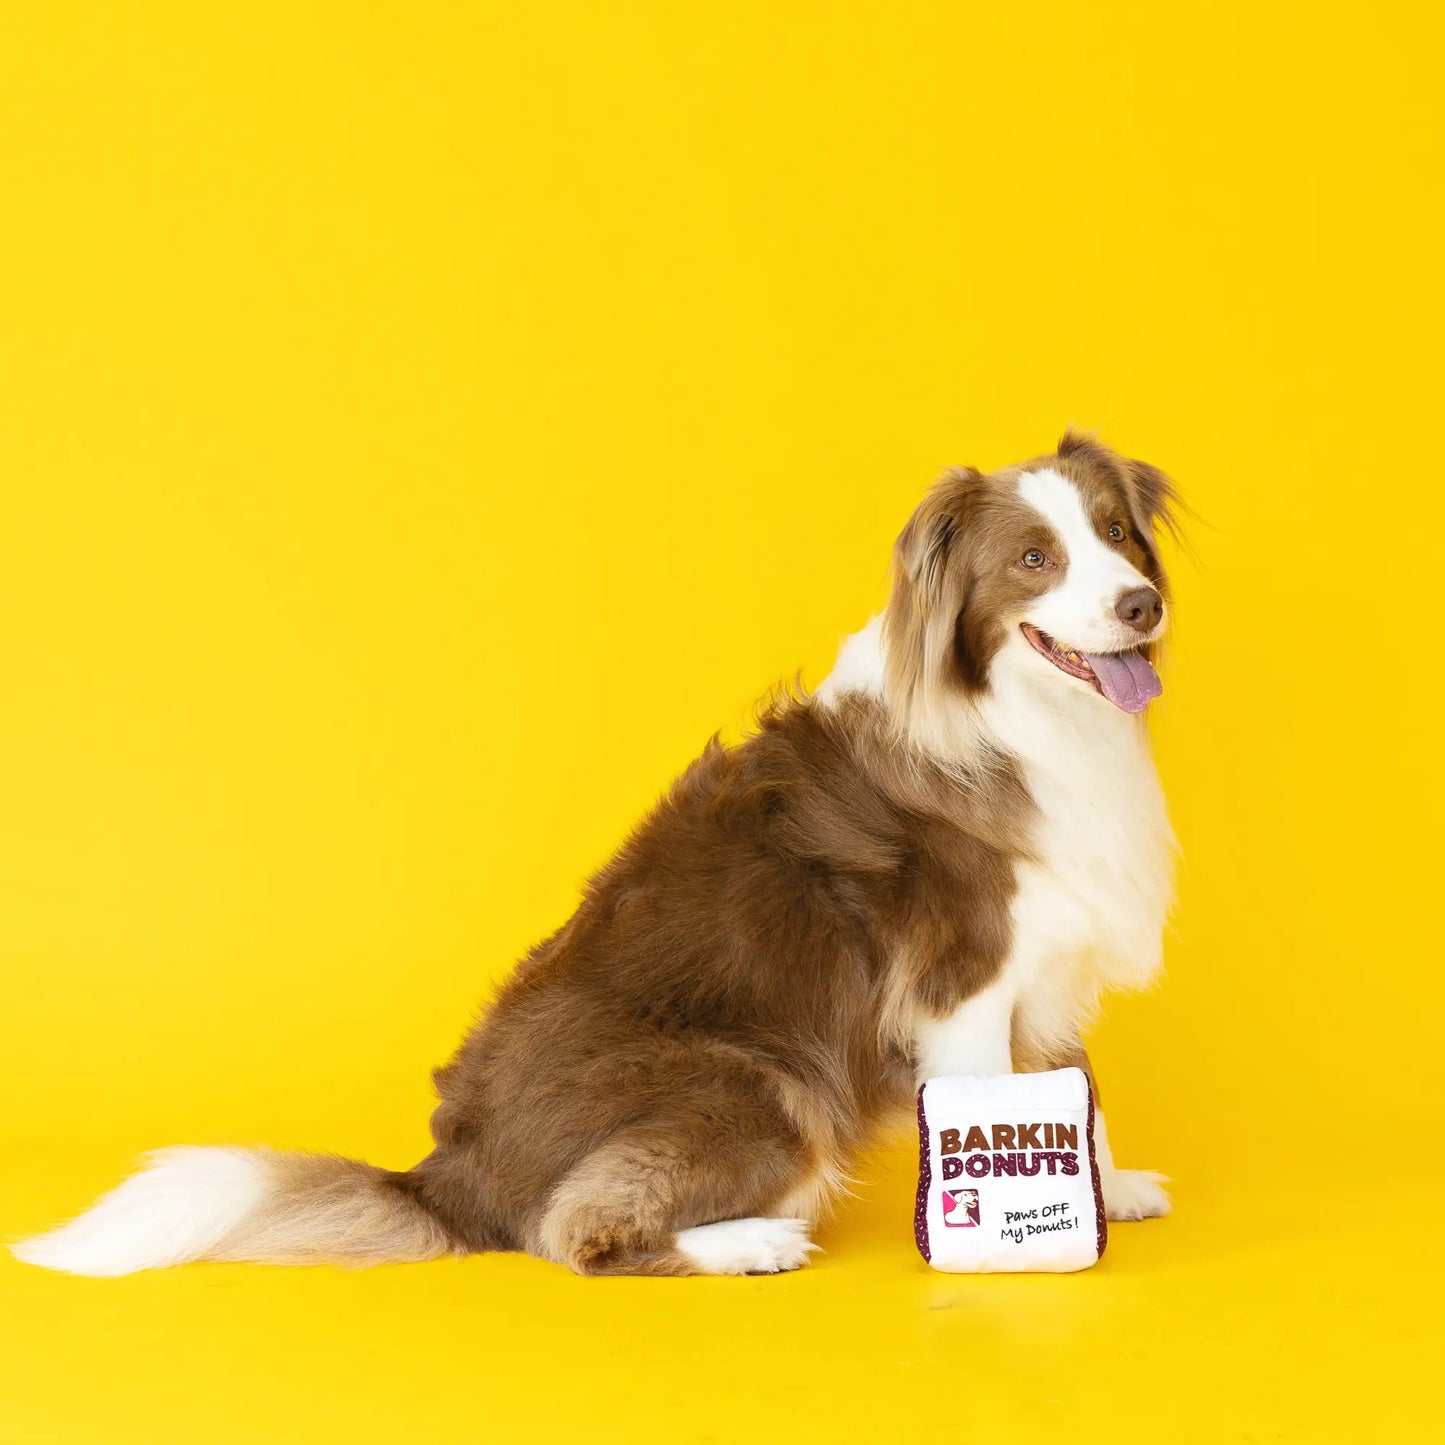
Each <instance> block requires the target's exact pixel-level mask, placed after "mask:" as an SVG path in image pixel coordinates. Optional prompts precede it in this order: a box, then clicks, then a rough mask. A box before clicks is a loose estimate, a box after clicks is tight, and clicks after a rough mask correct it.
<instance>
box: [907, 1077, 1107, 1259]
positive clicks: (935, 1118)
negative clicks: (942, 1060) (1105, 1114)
mask: <svg viewBox="0 0 1445 1445" xmlns="http://www.w3.org/2000/svg"><path fill="white" fill-rule="evenodd" d="M1093 1115H1094V1111H1093V1105H1092V1101H1091V1100H1090V1098H1089V1082H1088V1079H1087V1078H1086V1077H1085V1076H1084V1073H1083V1071H1082V1070H1080V1069H1056V1070H1054V1071H1053V1072H1052V1073H1045V1074H999V1075H993V1076H989V1077H972V1078H939V1079H929V1080H928V1082H927V1083H925V1084H924V1085H923V1087H922V1088H921V1089H920V1090H919V1091H918V1128H919V1182H918V1204H917V1208H916V1210H915V1212H914V1231H915V1234H916V1237H917V1240H918V1248H919V1251H920V1252H921V1253H922V1255H923V1257H924V1258H925V1259H926V1260H927V1261H928V1262H929V1263H930V1264H931V1265H932V1266H933V1267H934V1269H940V1270H945V1271H947V1272H949V1273H979V1272H990V1271H1025V1270H1032V1271H1043V1272H1064V1271H1069V1270H1076V1269H1087V1268H1088V1267H1089V1266H1090V1265H1091V1264H1094V1263H1096V1262H1097V1260H1098V1258H1099V1256H1100V1255H1101V1254H1102V1253H1103V1252H1104V1242H1105V1239H1106V1237H1107V1236H1106V1226H1105V1223H1104V1200H1103V1194H1102V1192H1101V1190H1100V1187H1099V1171H1098V1165H1097V1163H1096V1160H1095V1157H1094V1140H1093V1133H1094V1130H1093Z"/></svg>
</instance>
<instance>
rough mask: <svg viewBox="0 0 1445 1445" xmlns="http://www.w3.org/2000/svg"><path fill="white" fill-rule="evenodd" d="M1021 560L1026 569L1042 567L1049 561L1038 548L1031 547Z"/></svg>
mask: <svg viewBox="0 0 1445 1445" xmlns="http://www.w3.org/2000/svg"><path fill="white" fill-rule="evenodd" d="M1019 560H1020V561H1021V562H1022V563H1023V564H1024V566H1025V567H1042V566H1043V565H1044V563H1045V562H1047V561H1048V560H1049V559H1048V558H1047V557H1045V556H1044V554H1043V553H1042V552H1040V551H1039V549H1038V548H1037V547H1030V548H1029V550H1028V551H1027V552H1025V553H1024V555H1023V556H1022V557H1021V558H1020V559H1019Z"/></svg>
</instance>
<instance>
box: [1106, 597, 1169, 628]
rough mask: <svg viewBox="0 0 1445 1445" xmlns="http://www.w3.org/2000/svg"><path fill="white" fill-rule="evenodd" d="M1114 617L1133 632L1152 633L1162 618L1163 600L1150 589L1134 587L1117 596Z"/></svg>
mask: <svg viewBox="0 0 1445 1445" xmlns="http://www.w3.org/2000/svg"><path fill="white" fill-rule="evenodd" d="M1114 616H1115V617H1117V618H1118V619H1119V621H1120V622H1127V623H1128V624H1129V626H1130V627H1132V628H1133V629H1134V631H1135V632H1153V631H1154V629H1155V628H1156V627H1158V626H1159V619H1160V618H1161V617H1163V616H1164V599H1163V598H1162V597H1161V596H1160V595H1159V594H1158V593H1157V592H1156V591H1155V590H1154V589H1153V588H1152V587H1135V588H1133V589H1132V590H1131V591H1129V592H1121V593H1120V594H1119V600H1118V601H1117V602H1116V603H1115V604H1114Z"/></svg>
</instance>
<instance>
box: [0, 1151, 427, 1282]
mask: <svg viewBox="0 0 1445 1445" xmlns="http://www.w3.org/2000/svg"><path fill="white" fill-rule="evenodd" d="M404 1180H405V1176H402V1175H395V1174H391V1173H389V1172H388V1171H386V1170H384V1169H375V1168H373V1167H372V1166H371V1165H369V1164H361V1163H358V1162H357V1161H355V1160H353V1159H338V1158H333V1157H330V1156H327V1155H319V1154H281V1153H273V1152H272V1151H270V1150H259V1149H192V1148H179V1149H160V1150H157V1151H156V1152H155V1153H154V1154H150V1155H148V1156H147V1162H146V1167H145V1168H144V1169H142V1170H141V1172H140V1173H139V1174H136V1175H134V1176H133V1177H131V1178H130V1179H127V1180H126V1181H125V1183H124V1184H121V1185H120V1186H119V1187H117V1188H115V1189H113V1190H111V1192H110V1193H109V1194H106V1195H104V1196H102V1197H101V1198H100V1199H98V1200H97V1201H96V1203H95V1204H94V1205H92V1206H91V1208H90V1209H88V1210H87V1211H86V1212H85V1213H84V1214H82V1215H81V1216H80V1217H79V1218H78V1219H73V1220H71V1222H70V1223H69V1224H64V1225H61V1226H60V1228H58V1229H55V1230H52V1231H51V1232H50V1233H49V1234H40V1235H36V1236H35V1237H34V1238H32V1239H26V1240H22V1241H21V1242H20V1243H18V1244H15V1245H12V1246H11V1250H12V1252H13V1253H14V1254H15V1256H16V1257H17V1258H18V1259H23V1260H25V1261H26V1262H27V1263H29V1264H38V1265H43V1266H44V1267H45V1268H46V1269H58V1270H64V1271H66V1272H67V1273H69V1274H87V1275H107V1276H108V1275H119V1274H133V1273H134V1272H135V1271H137V1270H142V1269H163V1268H165V1267H166V1266H167V1265H172V1264H185V1263H187V1262H188V1261H190V1260H199V1259H211V1260H251V1261H254V1262H256V1263H262V1264H320V1263H324V1262H327V1261H334V1262H336V1263H342V1264H382V1263H386V1262H390V1261H402V1260H421V1259H435V1258H436V1257H437V1256H438V1255H442V1254H447V1253H449V1252H451V1251H452V1250H453V1248H454V1246H453V1243H452V1241H451V1239H450V1237H449V1236H448V1234H447V1231H446V1230H445V1229H444V1228H443V1226H442V1225H441V1223H440V1222H439V1221H438V1220H436V1219H435V1218H434V1217H433V1216H432V1215H431V1214H429V1213H428V1212H427V1210H426V1209H425V1208H424V1206H423V1205H422V1204H421V1203H420V1202H419V1201H418V1200H417V1199H416V1197H415V1196H414V1194H413V1193H412V1192H411V1191H410V1190H409V1189H408V1188H407V1187H406V1185H405V1182H404Z"/></svg>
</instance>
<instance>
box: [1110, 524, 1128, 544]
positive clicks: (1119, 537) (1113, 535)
mask: <svg viewBox="0 0 1445 1445" xmlns="http://www.w3.org/2000/svg"><path fill="white" fill-rule="evenodd" d="M1109 540H1110V541H1111V542H1122V541H1123V540H1124V529H1123V528H1122V527H1121V526H1120V525H1119V524H1118V523H1117V522H1114V523H1112V524H1111V525H1110V527H1109Z"/></svg>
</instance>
